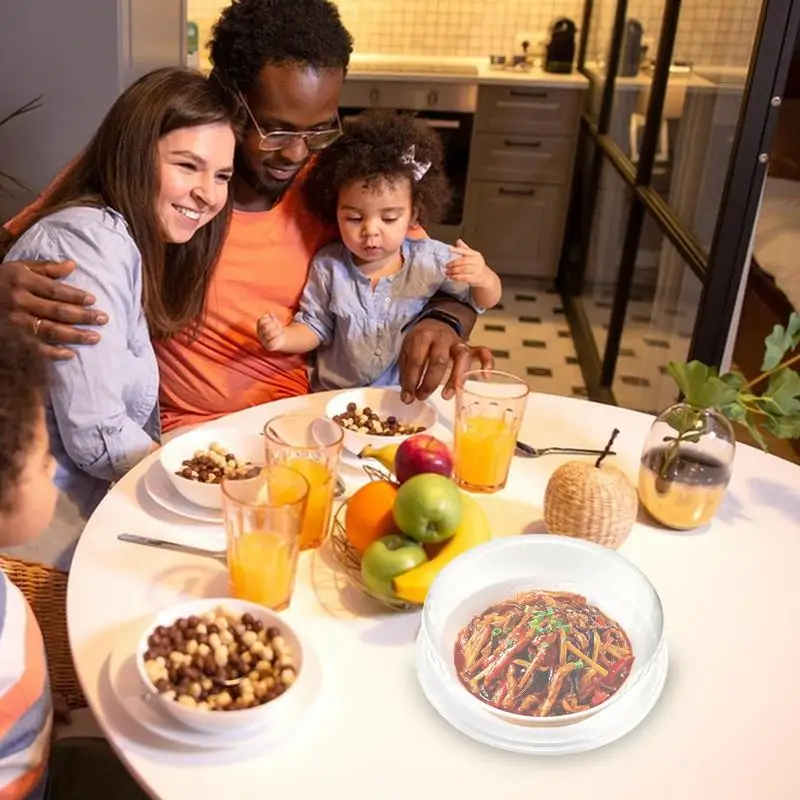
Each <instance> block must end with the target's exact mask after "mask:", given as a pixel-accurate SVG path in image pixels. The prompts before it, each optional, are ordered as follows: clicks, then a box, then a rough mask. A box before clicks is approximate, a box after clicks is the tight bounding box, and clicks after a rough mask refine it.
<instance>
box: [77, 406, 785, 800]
mask: <svg viewBox="0 0 800 800" xmlns="http://www.w3.org/2000/svg"><path fill="white" fill-rule="evenodd" d="M327 399H329V397H328V396H327V395H325V394H322V395H312V396H308V397H299V398H292V399H288V400H282V401H279V402H277V403H273V404H271V405H270V406H269V407H267V406H262V407H257V408H251V409H247V410H245V411H242V412H239V413H237V414H235V415H232V416H230V417H227V418H226V419H225V420H224V421H221V422H224V424H225V425H229V424H236V425H238V426H241V427H242V428H246V429H250V430H253V431H259V430H261V427H262V425H263V423H264V422H265V420H266V419H268V418H269V417H270V416H272V415H275V414H277V413H285V412H287V411H300V410H302V411H309V410H310V411H313V412H315V413H317V412H318V413H322V411H323V408H324V405H325V402H326V400H327ZM435 402H436V403H437V405H438V406H439V407H440V408H441V409H442V410H444V411H445V413H446V414H448V418H451V415H452V411H451V409H450V408H449V406H450V404H449V403H445V402H444V401H442V400H441V398H439V397H438V396H437V398H435ZM651 421H652V419H651V417H649V416H647V415H644V414H639V413H636V412H631V411H626V410H624V409H620V408H617V407H614V406H606V405H600V404H595V403H591V402H588V401H586V400H579V399H568V398H562V397H554V396H548V395H537V394H534V395H531V397H530V399H529V403H528V409H527V414H526V417H525V422H524V425H523V429H522V432H521V435H520V438H521V439H522V440H523V441H526V442H528V443H530V444H533V445H535V446H537V447H544V446H547V445H575V446H579V445H582V446H592V447H602V446H604V445H605V442H606V441H607V439H608V436H609V435H610V432H611V430H612V429H613V428H614V427H617V428H619V429H620V431H621V433H620V435H619V437H618V438H617V442H616V443H615V449H616V451H617V452H618V454H619V455H618V457H617V459H616V463H617V464H618V465H619V466H621V467H622V468H623V469H625V470H626V471H627V472H628V473H629V475H630V476H631V477H632V478H634V479H635V476H636V474H637V464H638V459H639V456H640V453H641V448H642V444H643V442H644V439H645V436H646V434H647V431H648V429H649V426H650V424H651ZM212 424H213V425H217V424H220V423H219V422H217V423H212ZM156 458H157V455H154V456H151V457H150V458H149V459H148V460H147V461H145V462H143V463H142V464H140V465H139V466H138V467H137V468H136V469H134V470H133V471H132V472H131V473H130V474H129V475H127V476H126V477H125V478H124V479H123V480H122V481H120V482H119V484H118V485H117V486H115V487H114V489H113V490H112V491H111V492H110V493H109V494H108V496H107V497H106V498H105V499H104V501H103V502H102V503H101V505H100V506H99V508H98V509H97V511H96V512H95V514H94V515H93V517H92V518H91V520H90V521H89V524H88V525H87V526H86V529H85V531H84V533H83V536H82V538H81V541H80V544H79V546H78V549H77V553H76V555H75V560H74V563H73V566H72V571H71V574H70V580H69V590H68V609H67V610H68V623H69V634H70V641H71V645H72V648H73V654H74V657H75V661H76V665H77V670H78V675H79V677H80V680H81V683H82V684H83V687H84V690H85V693H86V697H87V699H88V702H89V704H90V706H91V709H92V711H93V712H94V714H95V715H96V717H97V719H98V721H99V723H100V726H101V727H102V729H103V731H104V732H105V734H106V735H107V737H108V739H109V741H110V742H111V743H112V745H113V746H114V747H115V749H116V750H117V752H118V753H119V754H120V756H121V757H122V759H123V760H124V762H125V764H126V765H127V767H128V768H129V770H130V771H131V773H132V774H133V775H134V776H135V777H136V779H137V780H138V781H139V782H140V783H141V785H142V786H144V787H145V788H146V789H147V791H148V793H149V794H150V795H151V796H152V797H154V798H160V799H161V800H186V798H198V799H199V798H202V800H206V798H208V799H209V800H210V798H220V797H226V796H227V797H229V796H232V795H234V796H238V795H240V794H244V795H246V796H252V797H258V798H260V797H282V798H303V799H305V798H309V799H311V798H315V797H326V798H340V797H341V798H352V799H354V800H362V799H363V800H410V798H422V799H424V800H427V798H430V799H431V800H434V799H435V798H442V797H454V798H458V799H459V800H473V798H474V799H475V800H477V799H478V798H481V799H483V798H503V800H512V798H520V800H522V799H523V798H524V800H530V798H531V797H556V796H569V797H571V798H590V797H591V798H598V797H606V798H613V800H627V799H630V800H641V798H648V800H654V799H655V798H676V799H677V798H681V800H685V799H686V798H690V799H691V800H694V798H698V799H699V798H703V800H706V799H708V800H717V798H718V799H719V800H731V799H732V798H747V799H748V800H750V799H751V798H752V799H753V800H756V799H758V800H764V798H789V797H798V796H800V787H797V786H796V785H795V784H796V776H797V743H798V742H800V692H798V691H797V688H796V686H795V685H794V681H795V677H796V676H795V672H796V670H797V668H798V664H800V631H799V630H798V627H797V623H798V620H800V579H799V578H798V571H799V569H800V468H798V467H797V466H795V465H793V464H791V463H789V462H787V461H783V460H781V459H778V458H775V457H772V456H768V455H766V454H763V453H761V452H760V451H758V450H756V449H753V448H751V447H749V446H739V448H738V452H737V456H736V463H735V467H734V473H733V479H732V481H731V485H730V489H729V492H728V495H727V497H726V500H725V503H724V505H723V507H722V509H721V511H720V513H719V516H718V518H717V519H716V520H715V521H714V522H713V523H712V524H711V525H710V526H709V527H708V528H706V529H704V530H701V531H699V532H695V533H672V532H668V531H665V530H662V529H659V528H657V527H655V526H651V525H650V524H648V523H647V522H646V521H644V518H643V517H642V520H643V521H641V522H640V523H638V524H637V525H636V527H635V529H634V531H633V532H632V533H631V535H630V537H629V538H628V540H627V541H626V543H625V544H624V545H623V546H622V548H621V552H622V553H623V554H624V555H625V556H627V557H628V558H629V559H630V560H631V561H633V562H634V563H635V564H637V565H638V566H639V567H640V568H641V569H642V570H644V572H645V573H646V574H647V575H648V576H649V578H650V579H651V580H652V582H653V584H654V585H655V587H656V589H657V590H658V592H659V594H660V596H661V600H662V602H663V607H664V614H665V620H666V631H667V636H668V642H669V647H670V672H669V675H668V678H667V685H666V687H665V690H664V694H663V695H662V697H661V700H660V701H659V703H658V704H657V706H656V707H655V709H654V711H653V712H652V714H651V715H650V716H649V717H648V718H647V719H646V720H645V721H644V722H643V723H642V724H641V725H640V726H639V727H638V728H636V729H635V730H634V731H633V732H631V733H630V734H628V735H627V736H625V737H624V738H622V739H621V740H619V741H617V742H616V743H614V744H612V745H609V746H606V747H604V748H601V749H599V750H596V751H593V752H589V753H584V754H581V755H575V756H568V757H562V758H550V759H548V758H532V757H526V756H522V755H515V754H511V753H506V752H502V751H500V750H495V749H492V748H490V747H487V746H484V745H481V744H478V743H476V742H474V741H472V740H471V739H469V738H467V737H466V736H464V735H462V734H461V733H459V732H457V731H456V730H455V729H453V728H451V727H450V726H449V725H448V723H447V722H445V720H443V719H442V718H441V717H439V716H438V714H437V713H436V712H435V711H434V710H433V709H432V708H431V707H430V706H429V705H428V703H427V702H426V700H425V698H424V696H423V694H422V691H421V690H420V688H419V686H418V684H417V680H416V675H415V670H414V663H413V656H414V639H415V635H416V633H417V629H418V625H419V613H401V614H398V613H394V612H391V611H388V610H386V609H383V608H381V607H379V606H376V605H375V604H373V603H372V602H371V601H369V600H368V599H367V598H363V597H362V596H361V595H359V594H358V593H357V592H355V591H354V590H352V589H349V588H348V586H347V584H346V582H345V581H343V579H342V578H341V576H339V575H337V573H336V571H335V570H332V569H331V567H330V565H329V563H326V560H325V558H324V557H323V555H322V554H320V553H318V552H306V553H303V554H302V555H301V560H300V566H299V571H298V580H297V587H296V590H295V594H294V596H293V598H292V602H291V607H290V608H289V609H288V610H287V611H286V612H285V614H286V616H287V618H288V619H289V621H290V622H291V623H292V624H293V625H296V626H297V627H298V629H299V630H300V631H301V633H302V635H303V636H304V637H305V638H306V640H307V641H308V642H309V643H310V644H311V645H312V647H313V648H314V650H315V652H316V654H317V656H318V658H319V660H320V663H321V667H322V670H321V671H322V687H321V691H320V693H319V695H318V698H317V700H316V702H315V704H314V706H313V707H312V709H311V711H310V713H309V715H308V716H307V717H306V718H305V719H304V720H303V721H302V724H301V726H300V727H299V728H298V729H297V730H295V731H293V733H292V735H291V736H289V738H288V739H287V740H286V741H284V742H281V743H280V744H279V745H276V746H273V747H271V748H270V749H267V750H264V751H258V752H256V753H253V752H250V753H249V754H247V755H242V754H239V753H237V751H236V750H224V751H202V752H200V751H192V750H191V749H189V748H185V747H181V746H180V745H175V744H169V743H167V742H166V741H164V740H162V739H161V738H159V737H157V736H155V735H154V734H152V733H150V732H148V731H147V730H145V729H144V728H142V727H140V726H139V725H138V724H137V723H136V722H134V721H133V719H132V718H131V716H130V715H129V713H128V712H127V711H126V709H125V708H124V707H123V706H122V705H121V704H120V702H119V701H118V699H117V698H116V697H115V696H114V691H113V689H112V687H111V684H110V681H109V674H108V673H109V668H108V661H109V654H110V653H111V652H112V650H113V649H114V646H115V643H116V641H117V640H118V639H119V637H120V635H121V631H123V630H124V629H125V627H126V625H127V626H128V627H130V624H131V621H133V620H137V619H139V618H141V617H142V615H145V614H152V613H155V612H156V611H158V610H159V609H162V608H164V607H167V606H169V605H172V604H175V603H180V602H183V601H185V600H188V599H193V598H196V597H204V596H215V595H216V596H219V595H220V594H223V595H224V594H226V591H227V584H226V576H225V571H224V566H223V565H222V564H221V563H218V562H215V561H213V560H211V559H209V558H205V557H202V556H192V555H186V554H182V553H177V552H174V551H167V550H162V549H155V548H148V547H142V546H137V545H132V544H126V543H121V542H118V541H117V539H116V537H117V534H118V533H120V532H122V531H128V532H131V533H138V534H142V535H150V536H163V537H164V538H168V539H169V538H171V539H175V538H176V537H179V536H180V537H183V540H184V541H189V540H191V539H192V537H195V536H196V537H197V538H202V537H203V536H206V537H207V536H208V531H209V526H208V525H205V524H202V523H192V522H191V521H190V520H187V519H184V518H182V517H178V516H176V515H174V514H171V513H170V512H167V511H164V510H162V509H161V508H160V507H159V506H158V505H156V504H154V503H153V502H152V500H151V499H150V498H149V497H148V496H147V493H146V491H145V489H144V486H143V476H144V474H145V472H146V471H147V469H148V467H149V466H150V464H151V463H152V461H153V460H154V459H156ZM563 460H564V459H563V458H561V457H553V456H548V457H545V458H540V459H537V460H532V459H524V458H515V459H514V465H513V468H512V474H511V479H510V481H509V485H508V486H507V488H506V489H505V490H504V491H503V492H502V493H500V494H497V495H494V496H489V497H480V498H479V499H480V502H481V503H482V504H483V506H484V507H485V509H486V510H487V513H488V514H489V517H490V520H491V522H492V525H493V531H494V534H495V535H496V536H497V535H511V534H518V533H522V532H524V531H528V532H536V531H541V530H542V528H541V523H540V522H539V520H540V519H541V505H542V500H543V496H544V489H545V485H546V482H547V478H548V476H549V475H550V474H551V473H552V471H553V470H554V469H555V467H556V466H558V464H559V463H562V461H563Z"/></svg>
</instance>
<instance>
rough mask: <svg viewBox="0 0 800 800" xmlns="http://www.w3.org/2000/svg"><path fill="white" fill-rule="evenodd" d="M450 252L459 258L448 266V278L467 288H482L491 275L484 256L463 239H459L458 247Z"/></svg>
mask: <svg viewBox="0 0 800 800" xmlns="http://www.w3.org/2000/svg"><path fill="white" fill-rule="evenodd" d="M450 250H451V251H452V252H453V253H455V254H456V256H458V257H457V258H455V259H454V260H453V261H451V262H450V263H449V264H448V265H447V267H446V273H447V277H448V278H450V280H453V281H458V282H459V283H466V284H467V286H473V287H474V286H482V285H483V284H484V283H485V281H486V278H487V277H488V273H489V267H487V266H486V262H485V261H484V260H483V256H482V255H481V254H480V253H479V252H478V251H477V250H473V249H472V248H471V247H470V246H469V245H468V244H467V243H466V242H465V241H464V240H463V239H459V240H458V241H457V242H456V246H455V247H451V248H450Z"/></svg>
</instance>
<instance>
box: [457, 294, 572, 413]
mask: <svg viewBox="0 0 800 800" xmlns="http://www.w3.org/2000/svg"><path fill="white" fill-rule="evenodd" d="M503 284H504V291H503V301H502V303H501V304H500V305H498V306H496V307H495V308H493V309H491V310H490V311H487V312H486V313H485V314H484V315H483V316H482V317H481V318H480V319H479V320H478V322H477V323H476V325H475V329H474V331H473V333H472V336H471V337H470V339H471V341H472V342H473V343H474V344H482V345H485V346H486V347H489V348H490V349H491V350H492V352H493V353H494V358H495V368H496V369H499V370H503V371H505V372H510V373H512V374H514V375H518V376H519V377H522V378H525V380H526V381H527V383H528V386H529V387H530V388H531V390H532V391H538V392H547V393H548V394H560V395H567V396H573V397H575V396H578V397H584V396H585V395H586V387H585V386H584V382H583V375H582V374H581V368H580V366H579V365H578V357H577V355H576V353H575V346H574V344H573V342H572V335H571V333H570V330H569V325H568V324H567V320H566V317H565V315H564V310H563V308H562V307H561V297H560V296H559V294H558V292H557V291H556V290H555V289H553V288H552V287H551V286H549V285H546V284H532V283H514V282H510V281H508V280H507V279H506V280H504V281H503Z"/></svg>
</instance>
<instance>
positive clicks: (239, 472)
mask: <svg viewBox="0 0 800 800" xmlns="http://www.w3.org/2000/svg"><path fill="white" fill-rule="evenodd" d="M160 458H161V466H162V467H164V470H165V471H166V473H167V475H168V476H169V479H170V481H172V484H173V486H174V487H175V488H176V489H177V490H178V491H179V492H180V493H181V495H183V497H185V498H186V499H187V500H188V501H189V502H190V503H194V504H195V505H198V506H203V507H204V508H215V509H221V508H222V489H221V488H220V483H221V481H222V479H223V477H225V478H234V479H236V480H247V479H251V478H255V477H257V476H258V474H259V472H260V470H261V465H263V463H264V459H265V454H264V440H263V437H261V436H259V435H258V434H252V433H247V432H244V431H241V430H237V429H236V428H205V427H201V428H196V429H195V430H191V431H188V432H187V433H185V434H183V435H182V436H176V437H175V438H174V439H171V440H170V441H169V442H167V443H166V444H165V445H164V446H163V447H162V448H161V451H160Z"/></svg>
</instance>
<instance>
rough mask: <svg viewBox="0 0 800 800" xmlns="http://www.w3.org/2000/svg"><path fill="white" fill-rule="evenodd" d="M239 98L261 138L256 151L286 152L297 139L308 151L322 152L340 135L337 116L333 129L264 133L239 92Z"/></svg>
mask: <svg viewBox="0 0 800 800" xmlns="http://www.w3.org/2000/svg"><path fill="white" fill-rule="evenodd" d="M239 97H240V99H241V101H242V105H243V106H244V107H245V109H246V111H247V115H248V116H249V117H250V121H251V122H252V123H253V126H254V127H255V129H256V133H258V135H259V137H260V138H261V141H260V142H259V143H258V149H259V150H261V151H262V152H269V151H274V150H288V149H289V148H290V147H292V146H294V144H295V143H296V142H297V140H298V139H302V140H303V141H304V142H305V144H306V147H307V148H308V149H309V150H324V149H325V148H326V147H328V146H329V145H331V144H333V143H334V142H335V141H336V140H337V139H338V138H339V137H340V136H341V135H342V123H341V120H340V119H339V115H338V114H337V115H336V127H335V128H326V129H325V130H321V131H269V132H268V133H264V131H262V130H261V126H260V125H259V124H258V123H257V122H256V118H255V117H254V116H253V112H252V111H251V110H250V106H249V105H247V101H246V100H245V99H244V96H243V95H242V94H241V92H240V93H239Z"/></svg>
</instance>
